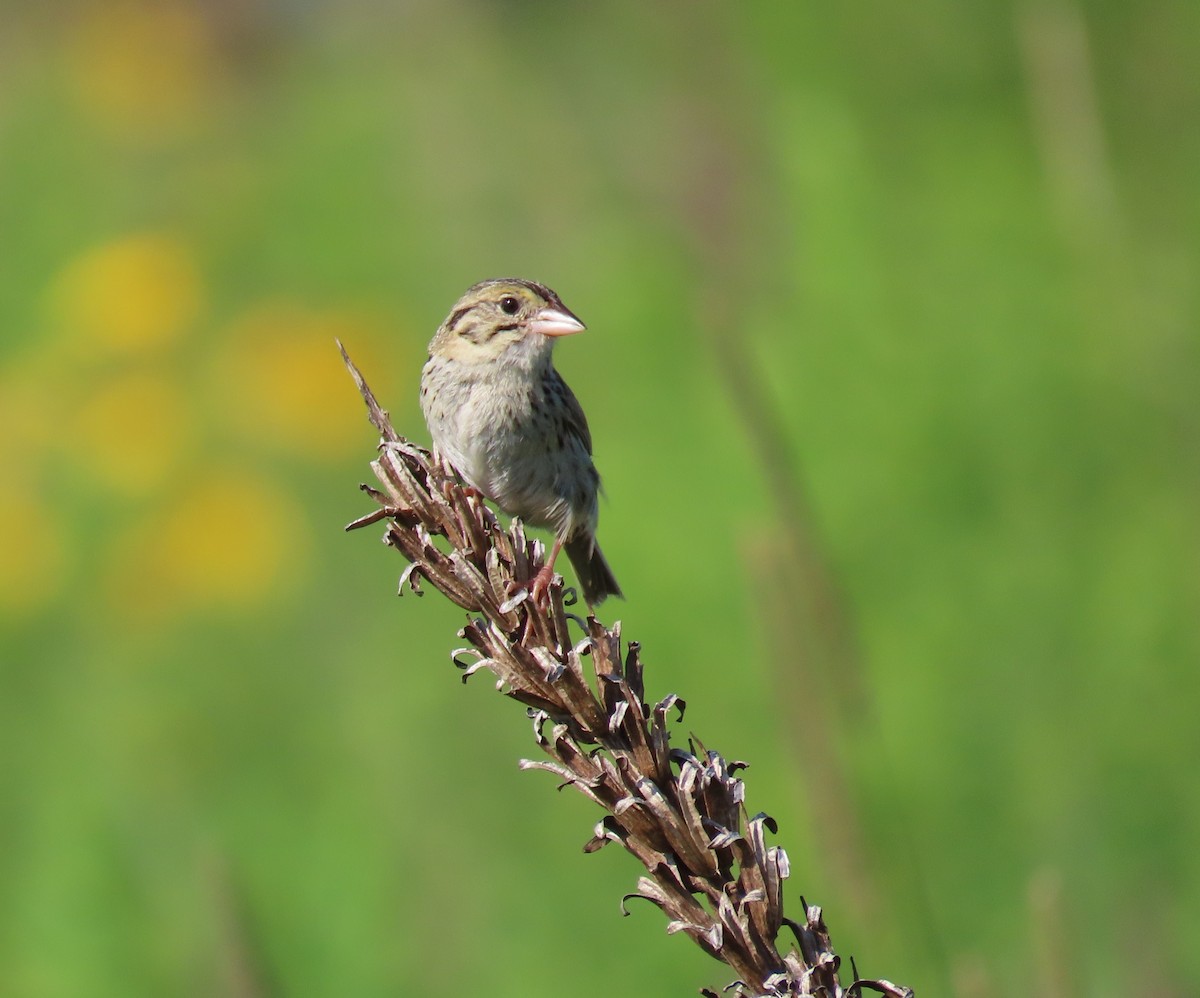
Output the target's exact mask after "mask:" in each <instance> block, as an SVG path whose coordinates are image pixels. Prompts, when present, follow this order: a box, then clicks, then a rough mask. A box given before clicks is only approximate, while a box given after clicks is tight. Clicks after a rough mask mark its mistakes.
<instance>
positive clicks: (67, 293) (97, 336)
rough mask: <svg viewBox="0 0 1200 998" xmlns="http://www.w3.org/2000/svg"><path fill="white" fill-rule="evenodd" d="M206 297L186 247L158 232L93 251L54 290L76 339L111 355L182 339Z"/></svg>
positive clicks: (63, 319) (62, 316)
mask: <svg viewBox="0 0 1200 998" xmlns="http://www.w3.org/2000/svg"><path fill="white" fill-rule="evenodd" d="M201 298H202V291H201V285H200V276H199V273H198V272H197V269H196V265H195V262H194V261H193V259H192V256H191V254H190V253H189V251H188V249H187V247H185V246H184V245H183V244H182V243H181V242H180V241H179V240H177V239H173V238H171V237H169V236H166V235H161V234H155V233H143V234H138V235H130V236H125V237H123V238H121V239H117V240H115V241H113V242H110V243H105V244H104V245H102V246H98V247H96V248H95V249H93V250H90V251H89V252H87V253H85V254H84V255H83V256H82V257H80V258H79V259H77V260H75V261H74V262H73V263H71V264H70V265H69V266H68V267H67V268H66V269H65V270H64V271H63V272H62V273H61V274H60V275H59V277H58V280H57V281H56V282H55V285H54V288H53V292H52V301H53V305H54V307H55V311H56V313H57V315H58V318H59V320H60V321H61V322H62V323H63V324H64V325H65V326H66V328H67V331H68V333H69V334H71V338H72V340H73V341H75V342H79V341H82V345H84V346H85V348H91V350H92V351H93V352H94V351H95V350H96V349H99V351H100V352H105V353H130V352H143V351H146V350H149V349H152V348H154V347H158V346H160V345H162V344H165V343H167V342H170V341H173V340H175V339H177V338H178V337H179V336H180V335H181V334H182V333H183V332H184V331H185V330H186V329H187V328H188V326H189V325H190V324H191V323H192V322H193V321H194V320H195V318H196V316H197V314H198V313H199V311H200V304H201Z"/></svg>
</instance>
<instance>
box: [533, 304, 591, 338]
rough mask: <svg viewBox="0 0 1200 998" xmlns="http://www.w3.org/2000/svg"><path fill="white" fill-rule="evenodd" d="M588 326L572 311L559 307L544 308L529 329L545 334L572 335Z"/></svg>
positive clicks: (534, 318)
mask: <svg viewBox="0 0 1200 998" xmlns="http://www.w3.org/2000/svg"><path fill="white" fill-rule="evenodd" d="M586 328H587V327H586V326H584V324H583V323H582V322H580V321H579V320H578V319H576V318H575V316H573V315H572V314H571V313H570V312H568V311H566V310H565V309H559V308H544V309H542V310H541V311H540V312H538V314H537V315H535V316H534V317H533V319H532V320H531V321H530V323H529V329H530V331H531V332H534V333H541V334H542V335H543V336H570V335H571V334H572V333H582V332H583V331H584V329H586Z"/></svg>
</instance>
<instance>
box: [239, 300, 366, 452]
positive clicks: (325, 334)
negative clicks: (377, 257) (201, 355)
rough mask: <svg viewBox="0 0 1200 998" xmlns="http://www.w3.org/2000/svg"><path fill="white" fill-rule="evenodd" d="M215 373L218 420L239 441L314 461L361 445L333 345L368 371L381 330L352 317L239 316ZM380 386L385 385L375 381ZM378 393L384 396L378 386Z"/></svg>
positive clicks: (264, 309) (281, 307)
mask: <svg viewBox="0 0 1200 998" xmlns="http://www.w3.org/2000/svg"><path fill="white" fill-rule="evenodd" d="M227 335H228V338H229V340H230V342H229V345H228V347H227V348H226V349H225V350H223V351H222V353H221V355H220V359H219V362H218V365H217V370H216V378H217V382H218V387H217V390H218V392H219V394H220V398H221V400H222V414H223V415H224V417H225V418H226V419H227V421H228V422H229V424H230V426H232V427H233V428H234V429H235V430H236V432H238V433H239V434H240V435H242V436H245V437H248V438H251V439H255V440H260V441H265V442H267V443H270V444H271V445H272V446H275V447H278V448H280V449H282V450H290V451H293V452H296V453H301V454H305V455H313V456H316V457H318V458H335V457H339V456H344V455H345V454H346V453H347V451H348V449H350V448H352V447H353V446H354V445H355V444H356V443H361V440H362V435H363V427H362V412H361V411H360V409H359V408H358V407H357V406H356V402H357V399H358V396H357V392H356V391H355V388H354V384H353V382H352V381H351V380H350V378H349V376H348V375H347V374H346V369H345V367H343V365H342V359H341V356H340V355H339V354H338V350H337V345H336V343H335V342H334V341H335V339H341V340H342V342H343V343H345V344H346V345H347V347H348V349H351V350H352V351H353V352H354V356H355V358H356V359H357V360H358V362H359V363H360V364H366V365H367V369H368V370H373V369H377V368H379V367H381V366H382V365H381V364H369V360H370V354H371V350H370V346H371V343H372V342H373V341H374V340H375V339H377V338H378V336H379V335H380V334H379V331H378V325H377V324H376V323H374V322H372V321H370V320H368V319H364V318H363V317H361V316H357V315H355V314H353V313H342V312H316V311H309V310H306V309H304V308H301V307H300V306H298V305H294V304H290V303H285V302H278V303H273V304H269V305H264V306H261V307H259V308H257V309H256V310H254V311H253V312H250V313H249V314H247V315H245V316H243V317H242V318H241V319H239V320H238V321H237V322H235V323H234V324H233V326H232V327H231V328H230V329H229V330H228V331H227ZM380 380H383V379H380ZM376 387H377V389H378V390H381V391H382V390H383V389H382V388H381V387H380V386H376Z"/></svg>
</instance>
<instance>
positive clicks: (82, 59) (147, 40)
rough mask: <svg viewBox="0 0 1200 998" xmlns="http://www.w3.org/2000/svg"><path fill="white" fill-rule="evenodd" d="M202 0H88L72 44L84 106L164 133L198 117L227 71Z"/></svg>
mask: <svg viewBox="0 0 1200 998" xmlns="http://www.w3.org/2000/svg"><path fill="white" fill-rule="evenodd" d="M213 41H214V40H213V36H212V31H211V28H210V25H209V22H208V20H207V19H206V18H205V16H204V14H203V11H202V8H201V6H200V5H199V4H192V3H185V2H181V0H142V2H139V0H117V2H114V3H96V4H85V5H83V7H82V10H81V12H80V14H79V15H78V17H77V18H76V20H75V23H74V25H73V31H72V36H71V38H70V42H69V44H68V48H67V54H68V58H69V68H70V71H71V74H72V76H73V78H74V82H75V86H76V90H77V93H78V96H79V100H80V103H81V104H82V106H83V107H84V108H85V109H86V110H88V111H90V112H91V113H92V115H93V116H94V117H95V118H96V120H97V121H99V122H100V123H101V124H104V125H108V126H110V127H112V128H115V129H120V130H123V131H133V132H137V133H140V134H143V135H148V136H154V137H158V136H161V135H162V134H163V133H164V129H168V130H170V129H179V128H181V127H186V126H189V125H191V124H192V123H194V122H195V120H196V118H197V114H198V112H200V111H201V110H203V109H204V107H205V105H206V104H207V103H208V102H209V101H210V100H211V98H212V96H213V92H214V90H215V88H216V85H217V84H218V82H219V78H220V67H219V65H218V60H217V58H216V51H215V46H214V44H213Z"/></svg>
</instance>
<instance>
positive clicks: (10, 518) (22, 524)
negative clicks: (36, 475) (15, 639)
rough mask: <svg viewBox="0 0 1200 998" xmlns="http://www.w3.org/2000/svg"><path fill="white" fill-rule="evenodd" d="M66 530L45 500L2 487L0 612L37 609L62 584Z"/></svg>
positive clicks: (0, 502)
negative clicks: (51, 512)
mask: <svg viewBox="0 0 1200 998" xmlns="http://www.w3.org/2000/svg"><path fill="white" fill-rule="evenodd" d="M62 536H63V532H62V529H61V528H60V525H59V524H58V523H56V522H55V521H54V519H53V517H52V516H51V515H50V512H49V510H48V508H47V503H46V502H45V500H40V499H38V498H36V497H35V496H33V495H26V494H22V493H20V492H18V491H16V490H15V489H12V488H11V487H7V486H6V487H4V488H0V551H2V552H3V553H4V554H3V557H0V615H3V616H22V615H25V614H28V613H30V612H31V611H33V610H36V609H37V608H38V607H40V606H42V605H43V604H44V603H46V602H47V601H48V600H50V599H51V598H53V596H54V595H55V594H56V593H57V592H58V590H59V589H60V588H61V586H62V579H63V567H64V563H65V561H66V557H65V556H66V551H65V548H64V545H63V540H62Z"/></svg>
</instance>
